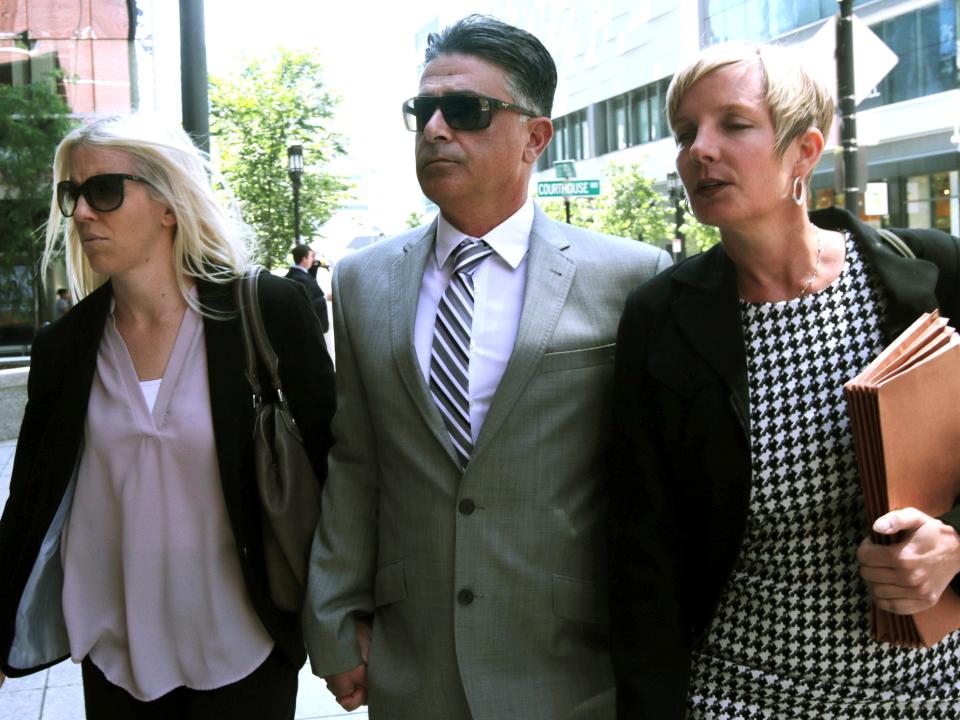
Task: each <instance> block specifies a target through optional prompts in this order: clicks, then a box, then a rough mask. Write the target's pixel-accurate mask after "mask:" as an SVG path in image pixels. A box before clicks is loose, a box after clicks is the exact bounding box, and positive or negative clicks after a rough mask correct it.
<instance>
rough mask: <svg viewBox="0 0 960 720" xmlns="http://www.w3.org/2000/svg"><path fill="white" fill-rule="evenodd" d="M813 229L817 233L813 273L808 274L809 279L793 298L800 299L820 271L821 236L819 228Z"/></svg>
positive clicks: (821, 254)
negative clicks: (815, 259) (815, 260)
mask: <svg viewBox="0 0 960 720" xmlns="http://www.w3.org/2000/svg"><path fill="white" fill-rule="evenodd" d="M815 229H816V233H817V262H816V263H814V266H813V274H812V275H811V276H810V279H809V280H807V284H806V285H804V286H803V290H801V291H800V294H799V295H797V297H795V298H794V300H800V299H801V298H803V297H804V296H805V295H806V294H807V291H808V290H809V289H810V286H811V285H813V281H814V280H816V279H817V273H819V272H820V261H821V260H823V236H822V235H821V234H820V228H815Z"/></svg>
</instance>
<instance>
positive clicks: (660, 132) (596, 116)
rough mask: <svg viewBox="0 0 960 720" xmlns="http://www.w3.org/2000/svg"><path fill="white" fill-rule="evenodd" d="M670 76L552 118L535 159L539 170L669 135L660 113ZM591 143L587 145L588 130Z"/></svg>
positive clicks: (661, 112)
mask: <svg viewBox="0 0 960 720" xmlns="http://www.w3.org/2000/svg"><path fill="white" fill-rule="evenodd" d="M669 85H670V78H663V79H662V80H658V81H657V82H654V83H650V84H649V85H644V86H642V87H638V88H635V89H634V90H630V91H629V92H625V93H623V94H622V95H617V96H616V97H612V98H609V99H608V100H603V101H601V102H598V103H595V104H594V105H593V106H592V107H591V108H589V111H588V110H587V109H586V108H584V109H583V110H577V111H576V112H572V113H570V114H569V115H564V116H563V117H559V118H556V119H554V121H553V140H552V142H551V143H550V145H549V146H547V151H546V152H545V153H543V154H542V155H541V156H540V159H539V160H538V161H537V170H538V171H540V172H542V171H544V170H548V169H550V168H551V167H553V163H554V162H555V161H557V160H584V159H586V158H589V157H595V156H597V155H604V154H606V153H609V152H616V151H617V150H625V149H626V148H628V147H633V146H634V145H643V144H644V143H648V142H654V141H656V140H661V139H663V138H665V137H667V136H668V135H669V132H670V131H669V127H668V124H667V118H666V116H665V115H664V106H665V104H666V97H667V88H668V87H669ZM591 130H592V131H593V135H592V139H593V142H592V145H591V132H590V131H591Z"/></svg>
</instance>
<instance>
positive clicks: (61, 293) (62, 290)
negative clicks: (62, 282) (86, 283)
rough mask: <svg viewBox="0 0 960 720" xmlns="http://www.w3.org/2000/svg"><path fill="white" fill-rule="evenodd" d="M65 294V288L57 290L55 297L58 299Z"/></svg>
mask: <svg viewBox="0 0 960 720" xmlns="http://www.w3.org/2000/svg"><path fill="white" fill-rule="evenodd" d="M66 294H67V289H66V288H57V295H59V296H60V297H63V296H64V295H66Z"/></svg>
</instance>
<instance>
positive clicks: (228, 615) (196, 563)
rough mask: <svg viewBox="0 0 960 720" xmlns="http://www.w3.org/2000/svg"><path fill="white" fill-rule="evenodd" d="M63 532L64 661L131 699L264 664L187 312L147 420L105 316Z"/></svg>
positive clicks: (196, 319) (218, 680)
mask: <svg viewBox="0 0 960 720" xmlns="http://www.w3.org/2000/svg"><path fill="white" fill-rule="evenodd" d="M84 438H85V440H84V442H85V445H84V448H83V452H82V455H81V458H80V465H79V470H78V476H77V491H76V497H75V498H74V501H73V507H72V509H71V511H70V518H69V519H68V521H67V523H66V525H65V527H64V531H63V538H62V540H63V542H62V554H63V555H62V556H63V565H64V580H63V610H64V617H65V619H66V624H67V635H68V636H69V639H70V654H71V656H72V657H73V658H74V660H76V661H79V660H81V659H83V658H84V657H86V656H88V655H89V656H90V659H91V660H92V661H93V663H94V664H95V665H96V666H97V667H98V668H100V670H101V671H103V673H104V675H106V677H107V679H109V680H110V682H112V683H113V684H115V685H119V686H120V687H122V688H124V689H125V690H127V691H128V692H129V693H130V694H131V695H133V696H134V697H136V698H138V699H140V700H153V699H156V698H158V697H160V696H161V695H164V694H165V693H167V692H169V691H171V690H173V689H174V688H177V687H180V686H187V687H190V688H194V689H197V690H209V689H212V688H217V687H221V686H223V685H226V684H228V683H231V682H235V681H237V680H240V679H241V678H243V677H246V676H247V675H249V674H250V673H251V672H253V671H254V670H255V669H256V668H257V667H258V666H259V665H260V664H261V663H262V662H263V661H264V660H265V659H266V657H267V656H268V655H269V654H270V651H271V649H272V648H273V640H272V639H271V638H270V635H269V634H268V633H267V631H266V630H265V629H264V628H263V626H262V624H261V623H260V621H259V619H258V618H257V616H256V614H255V612H254V610H253V606H252V605H251V602H250V598H249V597H248V595H247V591H246V588H245V587H244V584H243V578H242V575H241V571H240V562H239V558H238V555H237V548H236V543H235V541H234V537H233V532H232V530H231V528H230V523H229V520H228V517H227V509H226V505H225V503H224V499H223V491H222V489H221V486H220V474H219V470H218V465H217V454H216V447H215V444H214V437H213V421H212V416H211V412H210V390H209V386H208V383H207V356H206V349H205V346H204V335H203V322H202V320H201V318H200V316H199V315H198V314H197V313H196V312H195V311H194V310H192V309H190V308H187V311H186V312H185V314H184V316H183V320H182V322H181V325H180V329H179V331H178V333H177V338H176V341H175V343H174V347H173V351H172V353H171V355H170V359H169V360H168V362H167V367H166V369H165V370H164V373H163V380H162V382H161V384H160V390H159V393H158V395H157V398H156V403H155V405H154V407H153V410H152V412H151V411H150V410H149V409H148V406H147V402H146V400H145V399H144V396H143V393H142V392H141V389H140V386H139V383H138V380H137V374H136V371H135V370H134V367H133V361H132V360H131V358H130V354H129V353H128V352H127V348H126V345H125V344H124V342H123V338H122V337H121V336H120V333H119V332H118V331H117V327H116V322H115V320H114V316H113V314H112V313H111V314H110V315H109V316H108V317H107V322H106V328H105V330H104V333H103V338H102V340H101V341H100V350H99V354H98V356H97V371H96V375H95V377H94V381H93V386H92V388H91V390H90V404H89V407H88V409H87V418H86V425H85V427H84Z"/></svg>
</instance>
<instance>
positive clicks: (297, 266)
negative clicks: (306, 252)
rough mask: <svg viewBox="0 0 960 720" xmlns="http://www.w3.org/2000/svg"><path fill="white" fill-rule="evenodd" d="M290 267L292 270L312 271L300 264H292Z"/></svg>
mask: <svg viewBox="0 0 960 720" xmlns="http://www.w3.org/2000/svg"><path fill="white" fill-rule="evenodd" d="M290 268H291V269H292V270H302V271H303V272H305V273H309V272H310V271H309V270H307V269H306V268H305V267H300V266H299V265H291V266H290Z"/></svg>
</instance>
